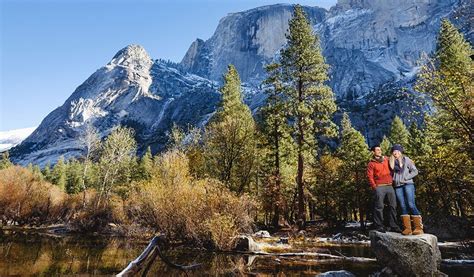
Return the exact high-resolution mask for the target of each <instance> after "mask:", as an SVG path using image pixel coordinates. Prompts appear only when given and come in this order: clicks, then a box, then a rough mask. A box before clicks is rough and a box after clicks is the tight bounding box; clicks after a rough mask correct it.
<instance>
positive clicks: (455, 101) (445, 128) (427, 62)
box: [415, 19, 474, 158]
mask: <svg viewBox="0 0 474 277" xmlns="http://www.w3.org/2000/svg"><path fill="white" fill-rule="evenodd" d="M473 54H474V51H473V48H472V46H471V45H470V44H469V43H468V42H467V41H466V40H465V39H464V37H463V35H462V34H461V33H460V32H459V31H458V30H457V29H456V27H455V26H453V24H451V23H450V22H449V21H448V20H447V19H444V20H443V21H442V24H441V29H440V33H439V35H438V42H437V49H436V52H435V54H434V57H432V58H427V57H425V59H424V60H423V63H424V64H423V66H422V68H421V70H420V73H419V74H418V78H417V83H416V86H415V89H416V90H418V91H420V92H422V93H426V94H427V95H429V96H430V97H431V99H432V100H433V102H434V104H435V106H436V108H437V112H436V115H435V117H434V118H433V121H435V124H436V125H437V127H438V128H439V129H438V132H439V133H440V135H442V136H443V137H444V139H445V140H450V139H454V140H455V142H456V143H458V145H459V146H460V148H463V150H464V151H467V152H468V153H470V156H471V158H473V157H474V154H473V153H474V127H473V126H474V105H473V104H474V101H473V99H474V70H473V64H474V61H473V60H472V58H471V57H472V55H473ZM453 142H454V141H453ZM460 150H461V149H460Z"/></svg>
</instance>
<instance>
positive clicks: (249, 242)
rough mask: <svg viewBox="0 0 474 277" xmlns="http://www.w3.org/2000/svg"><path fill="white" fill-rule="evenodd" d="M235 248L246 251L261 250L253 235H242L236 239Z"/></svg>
mask: <svg viewBox="0 0 474 277" xmlns="http://www.w3.org/2000/svg"><path fill="white" fill-rule="evenodd" d="M234 245H235V246H234V247H233V250H236V251H244V252H259V251H260V247H259V246H258V245H257V243H256V242H255V241H254V240H253V238H252V237H251V236H245V235H240V236H238V237H237V238H236V239H235V242H234Z"/></svg>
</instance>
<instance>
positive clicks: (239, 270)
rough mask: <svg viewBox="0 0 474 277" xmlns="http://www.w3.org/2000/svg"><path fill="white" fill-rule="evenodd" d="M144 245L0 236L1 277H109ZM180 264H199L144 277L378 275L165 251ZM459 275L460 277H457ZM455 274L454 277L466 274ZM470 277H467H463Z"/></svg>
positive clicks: (369, 267)
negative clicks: (335, 272) (332, 272)
mask: <svg viewBox="0 0 474 277" xmlns="http://www.w3.org/2000/svg"><path fill="white" fill-rule="evenodd" d="M146 245H147V241H142V242H137V241H131V240H129V239H127V238H117V237H105V236H101V237H97V236H96V237H91V236H82V235H81V236H79V235H74V236H73V235H67V236H60V237H59V236H57V237H55V236H49V235H48V236H46V235H44V234H43V235H41V234H38V233H24V232H11V231H9V232H6V231H3V233H2V231H1V230H0V276H11V275H17V276H18V275H37V276H53V275H54V276H56V275H72V274H74V275H76V274H81V275H83V276H88V275H114V274H117V273H118V272H120V271H121V270H122V269H123V268H124V267H125V266H126V265H127V264H128V263H129V262H130V261H131V260H133V259H135V258H136V257H137V256H138V255H139V254H140V253H141V251H142V250H143V249H144V248H145V246H146ZM323 250H324V251H326V252H327V253H331V254H338V253H340V254H343V255H346V256H363V257H373V254H372V252H371V251H370V248H369V247H368V246H367V245H344V246H324V247H323ZM165 255H167V256H168V257H169V258H170V259H171V260H172V261H174V262H176V263H179V264H185V265H187V264H195V263H200V264H202V266H201V267H200V268H199V269H197V270H195V271H192V272H189V273H188V274H187V275H186V274H185V273H183V272H181V271H179V270H176V269H172V268H170V267H169V266H167V265H165V264H164V263H162V262H161V261H160V260H159V259H158V260H156V261H155V262H153V263H151V266H150V268H149V272H148V276H248V275H255V276H294V275H298V276H315V275H316V274H317V273H321V272H325V271H329V270H341V269H345V270H348V271H351V272H352V273H354V274H355V275H356V276H368V275H369V274H370V273H373V272H375V271H377V270H378V269H380V268H379V266H378V265H377V264H376V263H344V262H341V261H340V260H333V259H321V258H316V257H275V256H252V255H242V254H228V253H226V254H224V253H215V252H209V251H205V250H196V249H189V248H184V247H180V248H176V249H173V250H168V251H165ZM459 272H460V273H459ZM459 272H458V271H456V273H457V274H461V275H458V276H463V274H464V273H466V274H467V271H466V270H464V271H463V270H461V271H459ZM464 276H470V275H464Z"/></svg>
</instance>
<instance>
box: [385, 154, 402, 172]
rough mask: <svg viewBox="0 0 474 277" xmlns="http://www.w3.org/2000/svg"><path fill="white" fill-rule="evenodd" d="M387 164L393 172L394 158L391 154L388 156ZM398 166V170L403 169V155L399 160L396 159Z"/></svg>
mask: <svg viewBox="0 0 474 277" xmlns="http://www.w3.org/2000/svg"><path fill="white" fill-rule="evenodd" d="M388 163H389V164H390V169H391V170H393V169H394V168H395V157H394V156H393V154H391V155H390V158H389V160H388ZM398 164H399V165H400V168H402V167H403V154H401V155H400V158H398Z"/></svg>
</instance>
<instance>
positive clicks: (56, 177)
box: [52, 156, 67, 190]
mask: <svg viewBox="0 0 474 277" xmlns="http://www.w3.org/2000/svg"><path fill="white" fill-rule="evenodd" d="M52 182H53V184H55V185H57V186H58V187H60V188H61V189H62V190H65V189H66V182H67V175H66V164H65V163H64V157H63V156H61V157H59V160H58V161H57V163H56V164H55V165H54V167H53V172H52Z"/></svg>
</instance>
